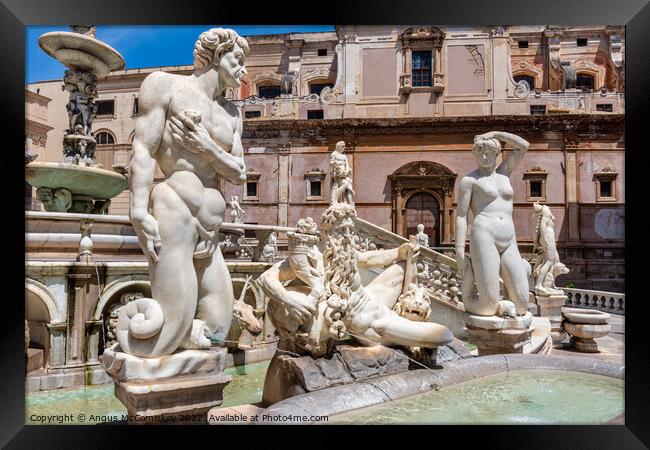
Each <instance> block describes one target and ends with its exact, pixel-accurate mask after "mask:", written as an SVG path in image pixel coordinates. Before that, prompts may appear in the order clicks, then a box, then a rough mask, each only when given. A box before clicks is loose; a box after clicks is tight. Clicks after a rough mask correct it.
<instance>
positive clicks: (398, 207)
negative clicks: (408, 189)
mask: <svg viewBox="0 0 650 450" xmlns="http://www.w3.org/2000/svg"><path fill="white" fill-rule="evenodd" d="M403 206H404V197H403V196H402V187H401V186H396V187H395V234H399V235H400V236H401V235H402V232H403V231H404V230H403V228H404V212H403Z"/></svg>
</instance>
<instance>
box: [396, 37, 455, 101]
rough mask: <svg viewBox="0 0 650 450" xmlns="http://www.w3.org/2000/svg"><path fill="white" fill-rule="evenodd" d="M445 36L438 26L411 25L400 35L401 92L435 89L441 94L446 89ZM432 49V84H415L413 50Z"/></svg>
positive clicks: (435, 91) (434, 90)
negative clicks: (442, 66) (443, 65)
mask: <svg viewBox="0 0 650 450" xmlns="http://www.w3.org/2000/svg"><path fill="white" fill-rule="evenodd" d="M444 38H445V33H443V32H442V31H441V30H440V28H438V27H410V28H408V29H406V31H404V32H403V33H402V34H400V35H399V42H400V44H401V47H402V73H401V74H400V77H399V92H400V94H409V93H411V91H414V90H415V91H433V92H434V93H436V94H438V95H439V94H440V93H441V92H442V91H443V90H444V89H445V84H444V75H443V73H442V69H441V64H442V41H443V40H444ZM414 50H415V51H422V50H431V63H432V64H431V65H432V67H431V86H417V87H414V86H413V51H414Z"/></svg>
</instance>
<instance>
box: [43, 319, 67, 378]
mask: <svg viewBox="0 0 650 450" xmlns="http://www.w3.org/2000/svg"><path fill="white" fill-rule="evenodd" d="M46 326H47V329H48V331H49V333H50V353H49V356H48V363H49V367H50V368H51V369H57V368H63V367H64V366H65V362H66V357H65V348H66V337H67V330H68V324H67V322H60V323H48V324H47V325H46Z"/></svg>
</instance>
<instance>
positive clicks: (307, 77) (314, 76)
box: [300, 67, 336, 97]
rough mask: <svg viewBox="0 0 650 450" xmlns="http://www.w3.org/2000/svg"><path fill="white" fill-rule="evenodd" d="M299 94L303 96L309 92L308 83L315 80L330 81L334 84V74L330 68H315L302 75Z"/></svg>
mask: <svg viewBox="0 0 650 450" xmlns="http://www.w3.org/2000/svg"><path fill="white" fill-rule="evenodd" d="M301 81H302V82H301V84H300V87H301V92H300V94H301V96H302V97H305V96H307V95H309V94H310V89H309V87H310V85H311V84H312V83H315V82H321V83H332V85H335V83H336V80H335V79H334V74H333V73H332V71H331V70H330V69H326V68H322V67H321V68H317V69H314V70H311V71H309V72H307V73H306V74H304V75H303V76H302V80H301Z"/></svg>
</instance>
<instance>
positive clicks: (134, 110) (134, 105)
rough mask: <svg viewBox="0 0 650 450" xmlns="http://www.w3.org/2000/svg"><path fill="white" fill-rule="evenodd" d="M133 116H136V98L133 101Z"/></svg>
mask: <svg viewBox="0 0 650 450" xmlns="http://www.w3.org/2000/svg"><path fill="white" fill-rule="evenodd" d="M133 115H134V116H137V115H138V97H136V98H134V99H133Z"/></svg>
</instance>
